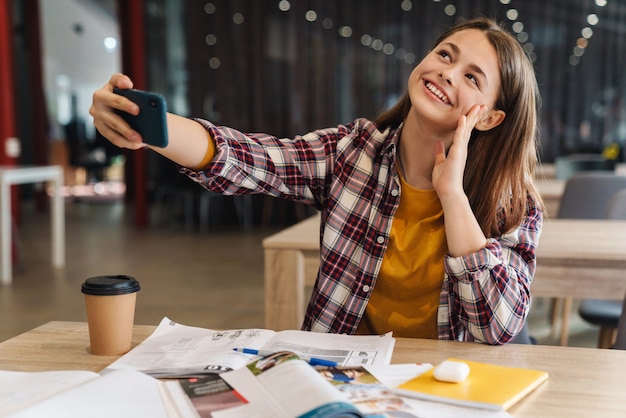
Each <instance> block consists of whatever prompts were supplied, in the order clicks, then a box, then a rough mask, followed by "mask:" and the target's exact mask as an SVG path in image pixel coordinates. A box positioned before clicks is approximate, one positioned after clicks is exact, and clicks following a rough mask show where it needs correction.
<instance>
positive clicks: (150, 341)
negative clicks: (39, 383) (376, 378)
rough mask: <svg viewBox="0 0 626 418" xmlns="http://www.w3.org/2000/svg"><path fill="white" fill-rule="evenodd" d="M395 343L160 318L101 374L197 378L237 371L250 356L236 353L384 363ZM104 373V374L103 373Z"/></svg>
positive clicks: (383, 338) (371, 337)
mask: <svg viewBox="0 0 626 418" xmlns="http://www.w3.org/2000/svg"><path fill="white" fill-rule="evenodd" d="M394 345H395V339H394V338H393V337H392V335H391V333H388V334H385V335H359V336H354V335H345V334H325V333H319V332H310V331H297V330H296V331H292V330H288V331H280V332H276V331H271V330H267V329H237V330H223V331H216V330H211V329H206V328H197V327H191V326H186V325H181V324H178V323H176V322H174V321H171V320H170V319H169V318H167V317H165V318H163V320H162V321H161V323H160V324H159V326H158V327H157V329H156V330H155V331H154V333H152V335H150V336H149V337H148V338H147V339H146V340H145V341H143V342H142V343H141V344H139V345H138V346H137V347H135V348H134V349H133V350H131V351H130V352H128V353H127V354H125V355H124V356H122V357H121V358H119V359H118V360H117V361H115V362H114V363H113V364H111V365H110V366H109V367H108V368H107V369H106V371H109V370H116V369H135V370H139V371H142V372H143V373H146V374H148V375H151V376H153V377H158V378H179V377H199V376H204V375H207V374H212V373H222V372H225V371H230V370H235V369H239V368H241V367H243V366H245V365H246V364H247V363H248V362H250V360H252V358H253V357H251V356H250V355H248V354H245V353H242V352H237V351H235V349H241V348H247V349H254V350H259V351H263V352H278V351H291V352H294V353H296V354H297V355H299V356H300V357H302V358H317V359H324V360H328V361H331V362H334V363H336V364H338V365H341V366H350V365H384V364H389V363H390V360H391V355H392V353H393V348H394ZM106 371H105V372H106Z"/></svg>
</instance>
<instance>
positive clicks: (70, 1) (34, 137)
mask: <svg viewBox="0 0 626 418" xmlns="http://www.w3.org/2000/svg"><path fill="white" fill-rule="evenodd" d="M475 15H484V16H488V17H492V18H495V19H496V20H498V21H499V22H501V23H502V24H504V25H505V26H506V27H508V28H510V30H511V31H512V32H513V33H514V34H515V35H516V36H517V38H518V40H519V42H520V43H521V44H522V45H523V47H524V49H525V50H526V52H527V53H528V55H529V57H530V58H531V59H532V61H533V63H534V66H535V70H536V73H537V78H538V82H539V89H540V93H541V96H542V107H541V114H540V115H541V149H540V155H541V159H542V161H543V162H544V163H553V162H555V161H557V160H558V159H559V158H563V157H567V156H570V155H579V154H584V155H593V156H598V157H599V158H603V159H611V160H614V161H616V162H623V161H624V152H623V148H624V145H625V142H626V106H625V105H624V101H625V100H626V71H624V68H626V0H551V1H545V0H463V1H460V0H209V1H206V0H205V1H199V0H187V1H178V0H118V1H116V0H0V164H4V165H29V164H38V165H45V164H59V165H62V166H63V167H64V169H65V183H66V195H67V197H68V200H67V207H66V210H67V222H68V228H67V234H68V248H67V251H68V268H67V269H66V270H64V271H61V272H59V271H52V270H50V266H49V259H48V257H49V256H48V248H46V247H45V246H46V245H47V244H46V242H47V234H48V232H46V231H47V228H48V226H47V223H48V218H47V217H46V216H47V215H45V211H46V209H47V205H48V200H47V196H46V194H45V191H44V190H42V189H41V188H38V187H37V186H31V185H23V186H19V187H14V188H13V193H14V197H15V198H14V199H13V211H14V219H15V222H14V228H15V232H16V234H15V236H16V237H18V238H17V239H18V240H20V242H18V243H17V244H16V247H18V248H19V249H21V252H19V253H20V254H21V255H20V254H18V255H16V256H15V258H16V263H17V266H18V267H17V268H16V271H15V278H14V284H13V285H12V286H10V287H7V286H5V287H1V288H0V331H2V334H0V340H2V339H3V338H6V337H8V336H11V335H14V334H15V333H18V332H21V331H24V330H27V329H30V328H32V327H33V326H34V325H36V324H39V323H41V322H45V321H47V320H55V319H61V320H62V319H68V320H83V307H82V300H81V299H80V298H76V299H72V296H68V295H74V296H76V295H75V293H76V289H77V288H78V287H77V286H78V285H79V284H80V282H81V281H82V280H84V278H86V277H88V276H89V275H97V274H102V273H103V272H115V273H117V272H120V273H124V274H130V275H136V276H138V279H140V280H142V279H143V278H144V277H146V276H148V277H150V279H151V280H152V281H153V282H152V286H146V287H145V291H144V293H143V295H144V296H143V297H145V298H146V299H145V300H144V302H143V303H142V304H140V305H139V307H138V315H139V321H138V322H143V323H151V324H156V323H158V321H159V320H160V318H161V317H162V316H163V315H164V314H167V311H168V309H171V308H172V306H176V307H177V310H176V312H177V314H178V315H180V316H179V317H178V318H176V317H175V318H174V319H178V320H179V322H186V323H193V324H197V325H201V326H208V327H224V328H229V327H235V326H244V327H250V326H262V325H263V323H262V312H263V282H262V280H263V278H262V270H263V269H262V268H261V265H262V249H261V240H262V238H263V237H265V236H267V235H269V234H271V233H272V232H276V231H278V230H280V229H282V228H284V227H285V226H286V225H290V224H292V223H294V222H295V221H298V220H300V219H303V218H304V217H305V216H307V215H308V214H309V213H310V212H308V210H307V209H306V208H301V207H298V206H297V205H293V204H290V203H288V202H274V201H272V200H271V199H269V198H265V199H263V198H261V197H260V196H254V197H253V201H252V202H239V201H231V200H225V201H223V202H221V207H222V209H221V211H218V212H214V211H212V215H211V216H212V218H211V220H210V221H211V222H209V224H210V228H209V229H210V234H209V235H204V236H203V235H191V234H194V233H195V232H197V228H196V227H197V225H198V217H200V214H199V212H198V207H197V205H196V204H195V203H192V204H193V207H191V208H190V207H189V205H190V203H189V202H190V201H191V202H195V201H194V200H193V199H197V195H196V194H195V193H197V192H198V190H199V189H198V188H197V186H195V185H194V186H189V185H190V184H191V183H190V182H188V181H187V179H185V178H183V177H181V176H176V175H175V174H174V173H175V171H176V167H174V166H173V165H172V164H171V163H169V162H167V161H165V160H164V159H163V158H161V157H160V156H158V155H157V154H156V153H150V152H145V151H138V152H132V153H130V152H126V151H124V150H119V149H116V148H114V147H111V146H109V145H108V143H107V141H104V140H103V139H102V138H100V137H99V136H98V134H97V132H95V130H94V128H93V125H92V120H91V117H90V116H89V113H88V111H89V106H90V104H91V96H92V94H93V92H94V90H96V89H98V88H99V87H101V86H102V85H103V84H104V83H106V81H107V80H108V79H109V77H110V76H111V75H112V74H113V73H115V72H124V73H126V74H128V75H130V76H131V78H132V79H133V80H134V82H135V87H136V88H139V89H144V90H152V91H155V92H158V93H160V94H162V95H163V96H165V98H166V99H167V104H168V107H169V110H170V111H172V112H174V113H177V114H179V115H183V116H188V117H192V116H197V117H203V118H207V119H209V120H211V121H213V122H215V123H217V124H221V125H229V126H233V127H235V128H238V129H239V130H242V131H262V132H268V133H272V134H275V135H277V136H287V137H291V136H294V135H296V134H303V133H306V132H309V131H311V130H313V129H317V128H323V127H328V126H333V125H336V124H341V123H347V122H350V121H351V120H353V119H354V118H356V117H367V118H374V117H375V116H376V115H377V114H378V113H379V112H380V111H382V110H383V109H385V108H386V107H388V106H390V105H392V104H393V103H394V102H395V101H396V100H397V99H398V98H399V97H400V96H401V95H402V94H403V93H404V90H405V86H406V81H407V78H408V76H409V74H410V72H411V71H412V69H413V68H414V67H415V65H417V63H418V62H419V60H420V59H421V57H423V56H424V55H425V54H426V53H427V51H428V50H429V49H430V47H431V46H432V43H433V42H434V41H435V39H436V38H437V37H438V35H439V34H440V33H441V32H442V31H443V30H444V29H445V28H447V27H448V26H450V25H451V24H453V23H454V22H456V21H457V20H459V19H462V18H466V17H472V16H475ZM180 179H182V180H180ZM189 187H192V189H191V191H190V189H189ZM190 196H191V198H190ZM238 204H239V205H238ZM231 209H233V210H231ZM164 225H166V226H168V229H166V230H163V228H162V227H163V226H164ZM159 228H160V229H159ZM146 233H150V234H153V233H154V234H156V235H149V236H146ZM172 243H175V244H172ZM42 246H43V248H42ZM200 248H201V249H202V250H198V249H200ZM206 248H208V249H206ZM216 248H218V249H219V250H216ZM237 250H239V251H240V252H241V254H239V255H237V254H236V251H237ZM233 252H235V254H234V255H233ZM199 254H202V256H199ZM40 256H41V258H42V260H40V259H39V258H40ZM178 256H180V257H183V258H176V257H178ZM136 257H137V258H136ZM233 257H234V258H233ZM199 258H200V259H201V260H198V259H199ZM181 259H182V260H184V263H180V262H178V261H176V260H181ZM223 262H226V263H227V265H226V267H224V266H222V265H221V264H220V269H218V270H215V263H223ZM194 263H195V264H194ZM202 263H204V264H202ZM182 265H184V266H186V267H187V268H188V269H192V271H193V273H189V274H187V273H182V271H181V272H179V273H176V270H177V269H178V268H182V267H181V266H182ZM239 265H243V266H244V270H237V269H239ZM223 269H225V270H223ZM188 271H189V270H188ZM218 273H219V274H218ZM177 274H178V275H181V276H185V277H186V279H187V282H186V283H188V284H189V283H191V282H193V283H194V284H195V285H197V286H196V287H194V286H192V285H190V287H189V288H185V289H178V292H183V293H181V294H179V295H177V297H178V299H174V301H173V300H171V299H169V298H170V296H171V295H170V294H169V292H168V284H169V283H170V281H171V278H172V276H173V275H174V276H175V275H177ZM204 275H206V276H207V278H206V279H205V277H204ZM42 276H45V277H47V276H51V277H53V278H54V280H53V281H52V282H48V281H46V280H43V284H42ZM190 276H193V277H194V279H193V280H191V281H190V279H189V277H190ZM240 276H245V280H246V281H243V280H244V279H240V278H239V277H240ZM198 277H200V278H198ZM159 280H162V281H161V282H159ZM229 280H238V281H237V283H238V286H239V287H233V286H232V285H231V284H230V282H229ZM158 283H161V285H158ZM216 283H217V284H216ZM42 285H43V288H41V287H39V286H42ZM55 286H56V287H55ZM159 286H160V287H161V288H160V290H159V291H158V292H154V293H151V292H153V290H151V289H154V288H156V287H159ZM246 286H247V287H246ZM207 288H208V289H210V291H209V290H207ZM246 289H247V290H246ZM46 292H47V293H46ZM207 292H209V293H210V292H217V293H210V294H211V295H214V296H215V298H214V299H212V301H211V303H207V300H206V297H205V296H206V294H207ZM220 292H222V293H220ZM51 294H52V295H57V296H58V298H57V299H55V300H54V301H50V300H49V299H45V298H46V297H49V296H50V295H51ZM242 294H244V295H246V297H244V298H243V299H242V298H241V297H242ZM237 298H239V304H237V303H235V302H234V299H237ZM218 299H219V300H220V303H216V302H215V301H216V300H218ZM69 300H72V302H68V301H69ZM181 301H184V304H185V305H186V306H185V309H187V316H185V314H184V312H183V311H184V309H183V307H182V305H183V303H182V302H181ZM539 302H540V301H538V303H537V304H536V308H537V309H542V308H543V309H546V310H547V309H548V305H547V304H544V305H542V304H541V303H539ZM35 307H37V308H35ZM234 307H236V308H237V309H238V310H236V309H235V311H236V312H234V313H232V312H231V313H230V315H229V318H230V319H231V320H230V321H228V320H227V319H225V318H224V315H223V311H224V310H225V309H229V308H234ZM198 312H203V314H202V315H198ZM239 314H241V318H239V319H240V320H239V322H237V315H239ZM541 315H543V314H541ZM545 317H546V316H543V317H541V318H542V319H540V321H544V319H545ZM18 318H19V320H18ZM233 318H234V319H233ZM544 322H545V321H544ZM542 324H543V322H542ZM573 327H574V328H575V327H576V324H575V323H574V324H573ZM584 330H585V331H588V330H589V328H585V329H584ZM532 331H534V332H535V336H539V340H540V342H548V343H549V342H550V341H553V339H552V340H550V337H549V336H548V334H547V331H546V333H544V334H541V332H543V331H540V330H539V328H534V329H532ZM542 335H543V336H545V338H544V337H542ZM585 338H586V339H585V342H584V343H583V344H588V345H590V346H594V345H595V335H594V334H592V336H591V337H590V338H587V337H585ZM572 341H573V344H576V336H575V332H574V335H573V338H572Z"/></svg>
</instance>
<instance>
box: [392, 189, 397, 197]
mask: <svg viewBox="0 0 626 418" xmlns="http://www.w3.org/2000/svg"><path fill="white" fill-rule="evenodd" d="M391 195H392V196H393V197H396V196H398V190H396V189H393V190H392V191H391Z"/></svg>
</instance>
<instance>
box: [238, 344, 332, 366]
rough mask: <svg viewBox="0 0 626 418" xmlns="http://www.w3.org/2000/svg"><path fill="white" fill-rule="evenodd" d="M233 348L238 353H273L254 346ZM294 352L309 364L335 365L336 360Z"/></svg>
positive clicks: (262, 354)
mask: <svg viewBox="0 0 626 418" xmlns="http://www.w3.org/2000/svg"><path fill="white" fill-rule="evenodd" d="M233 350H235V351H237V352H238V353H244V354H254V355H256V356H268V355H270V354H274V352H273V351H263V350H256V349H254V348H233ZM294 354H296V355H297V356H298V357H300V358H302V359H303V360H306V361H308V363H309V364H310V365H311V366H326V367H337V365H338V364H337V362H335V361H331V360H324V359H323V358H316V357H303V356H300V355H298V354H297V353H294Z"/></svg>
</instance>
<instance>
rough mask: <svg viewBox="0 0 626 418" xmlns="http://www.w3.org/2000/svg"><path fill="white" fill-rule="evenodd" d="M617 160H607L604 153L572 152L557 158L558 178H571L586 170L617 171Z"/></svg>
mask: <svg viewBox="0 0 626 418" xmlns="http://www.w3.org/2000/svg"><path fill="white" fill-rule="evenodd" d="M616 165H617V162H616V161H615V160H607V159H606V158H604V156H603V155H602V154H570V155H565V156H561V157H557V158H556V160H555V168H556V178H557V179H559V180H569V178H570V177H572V176H573V175H575V174H577V173H582V172H585V171H615V167H616Z"/></svg>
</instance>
